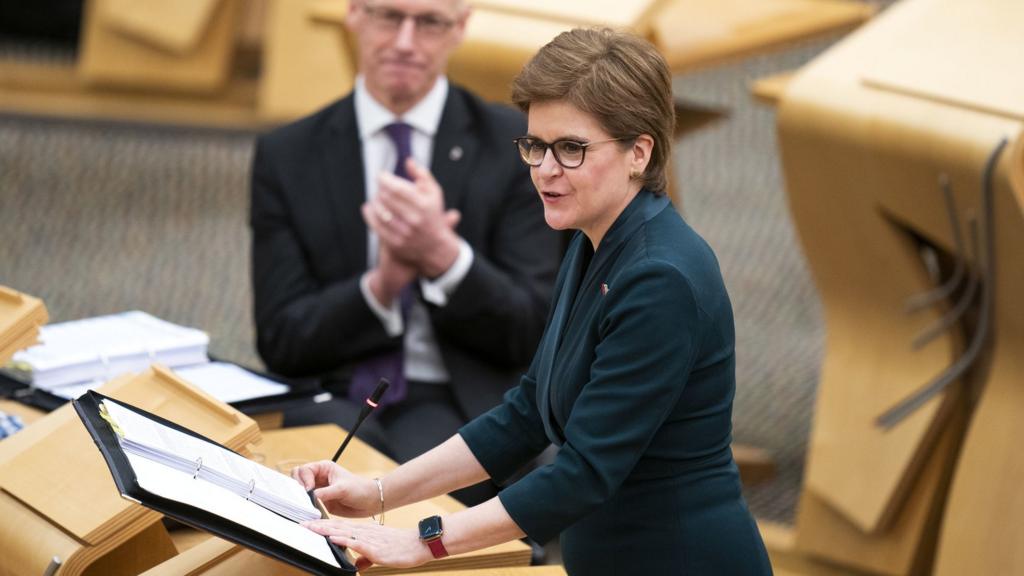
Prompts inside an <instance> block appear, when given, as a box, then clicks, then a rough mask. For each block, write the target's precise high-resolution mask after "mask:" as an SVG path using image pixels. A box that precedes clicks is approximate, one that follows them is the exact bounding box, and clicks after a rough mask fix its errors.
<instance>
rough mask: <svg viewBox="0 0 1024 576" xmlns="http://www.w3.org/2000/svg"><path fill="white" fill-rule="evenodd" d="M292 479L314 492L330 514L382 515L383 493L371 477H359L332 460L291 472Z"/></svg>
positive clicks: (300, 467) (360, 516) (304, 466)
mask: <svg viewBox="0 0 1024 576" xmlns="http://www.w3.org/2000/svg"><path fill="white" fill-rule="evenodd" d="M292 478H295V480H297V481H298V483H299V484H302V487H303V488H305V489H306V490H314V492H313V495H314V496H316V497H317V499H319V500H320V501H321V502H323V504H324V506H326V507H327V511H328V512H330V513H331V514H334V515H337V516H344V517H346V518H368V517H369V516H371V515H373V514H377V513H379V512H380V493H379V491H378V490H377V483H376V482H374V481H373V480H371V479H370V478H363V477H361V476H356V475H355V474H352V473H351V472H349V471H348V470H345V469H344V468H342V467H341V466H338V465H337V464H335V463H334V462H331V461H330V460H321V461H319V462H311V463H309V464H303V465H302V466H298V467H296V468H293V469H292Z"/></svg>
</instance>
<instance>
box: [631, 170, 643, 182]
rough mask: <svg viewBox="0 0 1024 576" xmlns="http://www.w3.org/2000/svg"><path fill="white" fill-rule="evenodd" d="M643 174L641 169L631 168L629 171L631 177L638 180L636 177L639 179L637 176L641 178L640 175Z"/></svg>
mask: <svg viewBox="0 0 1024 576" xmlns="http://www.w3.org/2000/svg"><path fill="white" fill-rule="evenodd" d="M642 174H643V172H641V171H639V170H630V171H629V179H630V180H636V179H637V178H639V177H640V176H641V175H642Z"/></svg>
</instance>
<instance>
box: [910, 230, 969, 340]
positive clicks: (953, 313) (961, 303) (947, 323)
mask: <svg viewBox="0 0 1024 576" xmlns="http://www.w3.org/2000/svg"><path fill="white" fill-rule="evenodd" d="M968 225H969V226H970V229H971V246H972V247H973V250H972V252H973V254H974V256H975V257H976V258H980V257H981V249H980V244H979V240H978V223H977V221H976V220H971V221H970V222H969V224H968ZM980 283H981V281H980V280H979V279H978V275H977V274H971V277H970V279H969V280H968V281H967V288H966V289H964V293H963V296H961V297H960V299H959V300H957V303H956V304H955V305H954V306H953V307H952V308H951V309H950V310H949V311H948V312H946V313H945V314H943V315H942V318H939V319H938V320H936V321H935V322H933V323H932V324H931V325H930V326H928V327H927V328H925V329H924V330H922V331H921V332H920V333H919V334H918V335H917V336H915V337H914V341H913V342H911V348H913V349H914V350H920V349H921V348H922V347H923V346H924V345H925V344H928V343H929V342H931V341H932V340H934V339H935V338H936V337H937V336H938V335H939V334H942V333H943V332H945V331H946V330H949V328H950V327H952V326H953V325H954V324H956V323H957V322H958V321H959V320H960V319H961V318H962V317H963V315H964V314H965V313H966V312H967V309H968V308H969V307H970V306H971V303H972V302H974V298H975V296H977V294H978V284H980Z"/></svg>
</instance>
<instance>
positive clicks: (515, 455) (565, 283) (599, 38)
mask: <svg viewBox="0 0 1024 576" xmlns="http://www.w3.org/2000/svg"><path fill="white" fill-rule="evenodd" d="M513 98H514V100H515V102H516V103H517V104H518V105H519V106H520V107H521V108H522V109H523V110H524V111H526V112H527V114H528V117H529V135H527V136H524V137H522V138H518V139H517V140H516V144H517V146H518V149H519V153H520V155H521V156H522V158H523V160H524V161H525V162H526V163H527V164H529V165H530V167H531V175H532V178H533V182H534V184H535V185H536V187H537V190H538V192H539V194H540V197H541V200H542V201H543V203H544V214H545V219H546V220H547V222H548V224H549V225H550V226H552V227H553V228H556V229H568V228H573V229H577V230H579V232H578V233H576V235H575V236H574V238H573V241H572V243H571V245H570V248H569V250H568V253H567V255H566V258H565V260H564V262H563V264H562V268H561V271H560V273H559V278H558V282H557V285H556V292H555V294H556V300H555V302H554V304H553V310H552V312H551V316H550V318H549V320H548V325H547V329H546V331H545V334H544V337H543V339H542V341H541V344H540V347H539V349H538V351H537V354H536V356H535V357H534V360H533V364H532V366H531V367H530V370H529V372H528V373H527V374H526V375H525V376H524V377H523V378H522V381H521V383H520V385H519V386H518V387H517V388H515V389H513V390H511V391H510V392H509V393H508V394H507V395H506V397H505V401H504V403H503V404H502V405H500V406H498V407H497V408H495V409H493V410H491V411H490V412H488V413H487V414H484V415H483V416H481V417H480V418H478V419H477V420H474V421H473V422H470V423H469V424H467V425H466V426H465V427H463V428H462V429H461V430H460V431H459V434H457V435H456V436H454V437H452V438H451V439H450V440H448V441H446V442H445V443H444V444H442V445H440V446H439V447H437V448H435V449H433V450H431V451H430V452H427V453H426V454H424V455H422V456H420V457H419V458H416V459H414V460H412V461H410V462H408V463H407V464H405V465H403V466H402V467H400V468H398V469H397V470H395V471H394V472H392V473H391V474H388V475H387V476H385V477H384V478H382V479H379V480H378V479H375V480H370V479H365V478H358V477H356V476H353V475H351V474H349V473H348V472H346V471H345V470H344V469H342V468H340V467H338V466H336V465H334V464H332V463H330V462H319V463H315V464H310V465H307V466H303V467H301V468H299V469H297V470H296V471H295V472H294V475H295V477H296V478H297V479H298V480H299V481H300V482H302V483H303V484H304V485H305V486H306V488H307V489H309V488H313V487H318V488H319V489H318V490H317V492H316V494H317V496H319V497H320V498H321V499H322V500H323V501H324V503H325V504H326V505H327V506H328V508H329V509H330V510H331V511H332V512H333V513H335V514H338V515H340V516H345V517H367V516H370V515H371V514H375V513H378V512H381V511H383V510H384V509H385V508H396V507H399V506H403V505H405V504H408V503H411V502H415V501H418V500H421V499H424V498H429V497H433V496H435V495H438V494H442V493H445V492H449V491H451V490H454V489H457V488H461V487H464V486H467V485H470V484H472V483H475V482H479V481H481V480H484V479H486V478H492V479H494V480H496V481H498V482H501V481H504V480H507V479H508V478H510V477H511V476H512V475H513V474H515V473H516V472H517V471H518V469H519V468H520V467H521V466H522V465H524V464H525V463H527V462H528V461H530V460H531V459H532V458H533V457H534V456H536V455H537V454H539V453H540V452H541V451H542V450H543V449H544V448H545V447H546V446H547V445H548V444H550V443H554V444H555V445H556V446H558V452H557V455H556V457H555V459H554V460H553V462H552V463H550V464H548V465H546V466H543V467H540V468H538V469H535V470H533V471H532V472H530V473H528V474H526V475H525V476H524V477H522V478H521V479H519V480H518V481H516V482H514V483H513V484H511V485H510V486H508V487H507V488H506V489H505V490H504V491H502V492H501V494H499V495H498V496H497V497H495V498H493V499H491V500H489V501H487V502H485V503H483V504H481V505H478V506H475V507H473V508H469V509H466V510H463V511H460V512H457V513H454V514H450V515H447V516H445V517H444V518H440V519H439V518H431V519H425V521H424V522H423V523H421V532H423V534H417V533H416V532H415V531H414V530H410V529H395V528H389V527H384V526H377V525H375V524H371V523H368V522H352V521H348V520H341V519H336V520H325V521H317V522H312V523H310V524H309V527H310V528H312V529H313V530H315V531H317V532H319V533H321V534H324V535H327V536H329V537H330V538H331V539H332V540H333V541H334V542H336V543H338V544H341V545H344V546H347V547H349V548H350V549H351V550H354V551H355V552H357V553H359V554H360V555H361V556H362V557H363V558H361V559H360V564H359V566H360V567H365V566H368V565H369V564H370V563H371V562H372V563H377V564H383V565H387V566H394V567H411V566H415V565H419V564H422V563H424V562H427V561H429V560H430V559H431V558H433V557H440V556H442V555H445V554H449V553H450V554H457V553H462V552H467V551H470V550H474V549H478V548H483V547H486V546H492V545H495V544H498V543H500V542H504V541H507V540H511V539H514V538H521V537H523V536H530V537H532V538H533V539H534V540H536V541H538V542H545V541H548V540H550V539H551V538H553V537H554V536H556V535H561V545H562V555H563V560H564V563H565V567H566V570H567V571H568V572H569V573H570V574H585V575H588V576H589V575H600V574H634V573H635V574H651V575H654V574H769V573H770V572H771V568H770V566H769V564H768V560H767V556H766V554H765V551H764V546H763V544H762V542H761V538H760V535H759V533H758V531H757V528H756V526H755V524H754V522H753V520H752V518H751V516H750V514H749V512H748V510H747V507H746V505H745V503H744V501H743V497H742V495H741V493H740V482H739V477H738V474H737V469H736V465H735V463H734V462H733V460H732V453H731V451H730V448H729V442H730V439H731V413H732V398H733V393H734V389H735V370H734V368H735V357H734V350H733V348H734V339H735V338H734V333H733V318H732V309H731V305H730V303H729V298H728V295H727V294H726V290H725V286H724V284H723V282H722V278H721V274H720V272H719V269H718V263H717V261H716V259H715V256H714V254H713V253H712V252H711V249H710V248H709V247H708V246H707V244H705V243H704V241H703V240H702V239H701V238H700V237H699V236H698V235H697V234H696V233H695V232H694V231H693V230H692V229H691V228H690V227H689V226H687V225H686V224H685V223H684V222H683V220H682V219H681V218H680V217H679V215H678V214H677V212H676V211H675V210H674V209H673V208H672V206H671V204H670V203H669V201H668V199H667V198H666V197H665V196H664V192H663V191H664V190H665V184H666V176H665V166H666V163H667V162H668V160H669V152H670V147H671V137H672V129H673V124H674V113H673V101H672V91H671V77H670V75H669V72H668V69H667V66H666V65H665V62H664V60H663V59H662V58H661V56H660V55H659V54H658V53H657V52H656V51H655V50H654V48H653V47H652V46H651V45H650V44H648V43H647V42H645V41H643V40H640V39H637V38H635V37H632V36H629V35H625V34H620V33H616V32H613V31H610V30H573V31H571V32H566V33H564V34H561V35H560V36H558V37H557V38H556V39H555V40H553V41H552V42H551V43H550V44H548V45H547V46H545V47H544V48H542V49H541V51H540V52H539V53H538V54H537V55H536V56H535V57H534V58H533V60H531V61H530V63H528V64H527V65H526V67H525V68H524V69H523V71H522V73H521V74H520V76H519V77H518V78H517V79H516V81H515V84H514V85H513ZM442 530H443V531H442ZM438 534H440V537H438Z"/></svg>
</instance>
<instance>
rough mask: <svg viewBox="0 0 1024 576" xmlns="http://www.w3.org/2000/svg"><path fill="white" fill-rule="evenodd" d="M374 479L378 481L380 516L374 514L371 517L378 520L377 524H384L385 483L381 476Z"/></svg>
mask: <svg viewBox="0 0 1024 576" xmlns="http://www.w3.org/2000/svg"><path fill="white" fill-rule="evenodd" d="M373 481H374V482H376V483H377V494H379V495H380V518H376V517H374V516H373V514H371V515H370V518H373V519H374V520H376V521H377V524H379V525H381V526H383V525H384V483H383V482H381V481H380V478H374V479H373Z"/></svg>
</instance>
